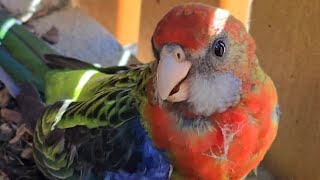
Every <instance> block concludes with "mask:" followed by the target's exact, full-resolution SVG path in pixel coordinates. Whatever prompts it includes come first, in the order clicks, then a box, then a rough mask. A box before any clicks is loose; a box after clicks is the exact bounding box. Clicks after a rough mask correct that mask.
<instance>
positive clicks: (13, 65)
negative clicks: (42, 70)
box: [0, 47, 44, 92]
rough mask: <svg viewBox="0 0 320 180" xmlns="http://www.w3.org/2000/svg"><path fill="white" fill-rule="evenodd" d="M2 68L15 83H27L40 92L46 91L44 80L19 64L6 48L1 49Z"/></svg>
mask: <svg viewBox="0 0 320 180" xmlns="http://www.w3.org/2000/svg"><path fill="white" fill-rule="evenodd" d="M0 66H1V67H2V68H3V69H4V70H5V71H6V73H8V74H9V75H10V77H11V78H12V79H13V80H14V82H15V83H22V82H25V81H28V82H30V83H31V84H33V85H34V86H35V87H36V88H37V89H38V90H39V91H42V92H43V91H44V80H43V78H39V77H37V76H35V75H34V74H32V72H30V71H29V70H28V69H26V68H25V67H24V66H23V65H21V64H20V63H18V62H17V61H16V60H15V59H14V58H13V57H12V56H11V55H10V54H9V53H8V52H6V51H5V50H4V48H1V47H0Z"/></svg>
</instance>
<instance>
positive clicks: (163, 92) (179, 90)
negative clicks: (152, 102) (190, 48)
mask: <svg viewBox="0 0 320 180" xmlns="http://www.w3.org/2000/svg"><path fill="white" fill-rule="evenodd" d="M163 51H164V50H163ZM190 68H191V62H190V61H186V60H185V59H184V54H183V52H182V50H181V52H178V53H177V52H175V53H172V52H171V53H162V54H161V57H160V61H159V65H158V69H157V88H158V92H159V95H160V97H161V99H162V100H167V101H170V102H180V101H184V100H186V99H187V98H188V84H187V81H185V79H186V77H187V74H188V72H189V70H190Z"/></svg>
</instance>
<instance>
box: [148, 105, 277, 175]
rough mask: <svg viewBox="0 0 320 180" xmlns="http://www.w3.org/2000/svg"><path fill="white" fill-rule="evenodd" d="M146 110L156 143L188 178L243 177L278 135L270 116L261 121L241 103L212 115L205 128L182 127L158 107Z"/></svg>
mask: <svg viewBox="0 0 320 180" xmlns="http://www.w3.org/2000/svg"><path fill="white" fill-rule="evenodd" d="M146 112H147V113H145V114H146V117H147V118H146V119H149V120H147V121H148V126H149V131H150V135H151V138H152V139H153V141H154V143H155V145H156V147H158V148H159V149H163V150H166V151H167V152H168V156H169V158H170V159H171V161H172V162H173V163H174V167H175V169H177V171H178V172H179V174H181V175H182V176H183V177H185V178H187V179H215V180H220V179H240V178H241V177H243V176H245V175H246V174H247V173H249V171H250V170H251V169H252V168H254V167H255V166H256V165H257V164H258V162H259V161H260V160H261V158H262V157H263V155H264V153H265V151H266V149H267V148H268V147H269V145H270V143H269V141H270V142H271V140H270V139H273V138H274V136H275V130H272V126H271V120H270V118H268V117H265V118H262V121H260V122H258V121H257V119H256V118H257V117H253V116H252V115H251V114H250V113H249V112H248V109H247V108H242V107H235V108H230V109H229V110H228V111H226V112H225V113H221V114H217V115H215V116H212V117H210V119H209V122H208V124H207V126H208V127H207V128H204V129H205V132H201V130H202V131H203V128H197V126H194V128H190V129H181V128H179V127H178V125H177V123H176V122H175V120H173V119H172V117H170V115H168V114H167V113H166V112H164V111H163V110H162V109H161V108H159V107H155V106H150V107H147V110H146ZM260 113H264V112H260ZM260 116H261V117H263V115H262V114H260Z"/></svg>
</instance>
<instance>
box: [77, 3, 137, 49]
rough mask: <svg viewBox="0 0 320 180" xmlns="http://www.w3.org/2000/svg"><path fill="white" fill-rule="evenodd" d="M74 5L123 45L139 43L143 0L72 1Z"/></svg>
mask: <svg viewBox="0 0 320 180" xmlns="http://www.w3.org/2000/svg"><path fill="white" fill-rule="evenodd" d="M72 3H73V5H74V6H77V7H79V8H80V9H82V10H83V11H84V12H86V13H87V14H88V15H90V16H92V17H93V18H94V19H96V20H97V21H98V22H99V23H100V24H102V25H103V26H104V27H105V28H106V29H107V30H108V31H109V32H111V33H112V34H113V35H114V36H115V37H116V39H117V40H118V41H119V42H120V43H121V44H122V45H127V44H131V43H136V42H137V41H138V35H139V24H140V23H139V20H140V7H141V0H72Z"/></svg>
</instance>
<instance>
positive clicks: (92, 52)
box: [0, 0, 320, 180]
mask: <svg viewBox="0 0 320 180" xmlns="http://www.w3.org/2000/svg"><path fill="white" fill-rule="evenodd" d="M185 2H201V3H205V4H210V5H213V6H217V7H222V8H225V9H228V10H230V12H231V13H232V14H233V15H234V16H235V17H237V18H238V19H240V20H241V21H242V22H243V23H244V24H245V25H246V27H247V28H248V30H249V31H250V33H251V34H252V36H253V37H254V39H255V41H256V44H257V55H258V57H259V59H260V63H261V64H262V67H263V68H264V70H265V71H266V72H267V73H268V74H269V75H270V76H271V78H272V79H273V80H274V83H275V85H276V87H277V89H278V93H279V99H280V109H281V119H280V126H279V133H278V136H277V138H276V141H275V142H274V144H273V146H272V148H271V150H270V151H269V153H268V155H267V156H266V158H265V159H264V162H263V166H264V167H265V168H266V169H268V170H269V171H270V172H271V173H272V174H273V176H274V178H275V179H280V180H282V179H284V180H286V179H288V180H320V167H319V162H320V155H319V153H320V1H319V0H281V1H279V0H268V1H266V0H193V1H190V0H90V1H89V0H69V1H68V0H42V1H41V0H33V1H32V0H0V3H1V4H0V5H1V7H0V8H2V9H6V10H8V11H9V12H11V13H12V14H13V15H15V16H16V17H19V18H20V19H22V20H25V22H26V23H25V26H26V27H28V28H29V29H30V30H31V31H32V32H34V33H35V34H37V35H38V36H39V37H41V38H42V39H44V40H45V41H47V42H49V44H50V46H52V47H53V48H54V49H55V50H56V51H58V52H59V53H62V54H64V55H67V56H71V57H76V58H79V59H83V60H87V61H89V62H93V63H99V64H102V65H116V64H121V65H124V64H128V63H130V62H132V63H134V62H136V61H139V62H141V63H146V62H149V61H151V60H153V56H152V51H151V47H150V39H151V35H152V33H153V30H154V28H155V26H156V23H157V22H158V21H159V20H160V18H161V17H162V16H163V15H164V14H165V13H166V11H168V10H169V9H170V8H171V7H172V6H174V5H177V4H181V3H185ZM28 13H29V14H32V16H30V17H28V16H26V15H27V14H28ZM23 18H25V19H23ZM132 57H137V59H138V60H137V59H135V58H132ZM128 61H130V62H128ZM0 179H1V178H0Z"/></svg>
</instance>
